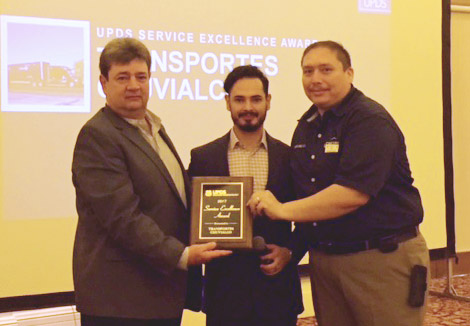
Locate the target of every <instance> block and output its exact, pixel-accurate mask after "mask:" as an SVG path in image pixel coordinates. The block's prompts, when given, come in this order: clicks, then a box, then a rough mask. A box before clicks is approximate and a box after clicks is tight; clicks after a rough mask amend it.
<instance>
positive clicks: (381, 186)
mask: <svg viewBox="0 0 470 326" xmlns="http://www.w3.org/2000/svg"><path fill="white" fill-rule="evenodd" d="M301 65H302V82H303V86H304V90H305V94H306V95H307V97H308V98H309V99H310V100H311V101H312V102H313V105H312V107H311V108H310V109H309V110H308V111H307V112H306V113H305V114H304V115H303V116H302V118H301V119H300V120H299V123H298V126H297V128H296V130H295V132H294V136H293V139H292V150H293V154H292V159H291V172H292V175H293V178H294V183H295V191H296V197H297V198H298V199H297V200H295V201H291V202H288V203H280V202H279V201H277V199H276V198H275V197H274V195H273V194H272V193H270V192H269V191H263V192H257V193H255V194H254V195H253V196H252V197H251V199H250V201H249V205H250V207H251V209H252V210H253V211H254V213H256V214H265V215H268V216H269V217H270V218H272V219H275V220H289V221H296V222H303V223H302V225H301V227H299V228H297V229H296V231H297V232H296V234H297V237H296V239H297V243H298V244H297V246H298V248H299V250H295V248H292V249H293V254H294V255H297V256H301V255H303V251H302V248H304V247H305V246H308V247H310V274H311V283H312V293H313V300H314V306H315V313H316V317H317V320H318V322H319V325H320V326H327V325H334V326H359V325H360V326H396V325H410V326H411V325H413V326H416V325H421V324H422V322H423V318H424V301H425V297H426V279H427V277H428V276H429V273H428V272H427V271H428V266H429V253H428V249H427V247H426V242H425V240H424V238H423V236H422V235H421V234H420V233H419V230H418V225H419V224H420V223H421V222H422V220H423V208H422V205H421V198H420V195H419V192H418V190H417V189H416V188H415V187H413V185H412V184H413V178H412V177H411V171H410V168H409V164H408V159H407V156H406V147H405V141H404V137H403V134H402V133H401V131H400V129H399V127H398V126H397V124H396V123H395V121H394V120H393V118H392V117H391V116H390V114H389V113H388V112H387V111H386V110H385V108H384V107H383V106H382V105H380V104H379V103H377V102H375V101H373V100H372V99H370V98H368V97H366V96H365V95H364V94H363V93H362V92H361V91H359V90H358V89H356V88H355V87H354V86H353V85H352V81H353V76H354V72H353V69H352V67H351V59H350V56H349V53H348V52H347V51H346V50H345V49H344V48H343V46H342V45H340V44H338V43H336V42H333V41H322V42H317V43H314V44H311V45H310V46H309V47H307V48H306V49H305V51H304V54H303V57H302V61H301Z"/></svg>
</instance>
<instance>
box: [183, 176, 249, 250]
mask: <svg viewBox="0 0 470 326" xmlns="http://www.w3.org/2000/svg"><path fill="white" fill-rule="evenodd" d="M192 183H193V184H192V185H193V193H192V207H191V244H196V243H206V242H216V243H217V248H218V249H252V248H253V219H252V216H251V213H250V210H249V208H248V207H247V206H246V203H247V202H248V199H250V196H251V194H252V193H253V178H252V177H194V178H193V181H192Z"/></svg>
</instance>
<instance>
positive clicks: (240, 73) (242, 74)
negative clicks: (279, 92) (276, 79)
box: [224, 65, 269, 95]
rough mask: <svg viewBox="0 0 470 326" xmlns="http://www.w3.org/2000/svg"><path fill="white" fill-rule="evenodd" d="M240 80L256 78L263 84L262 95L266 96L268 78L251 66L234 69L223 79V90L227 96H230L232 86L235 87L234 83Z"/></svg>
mask: <svg viewBox="0 0 470 326" xmlns="http://www.w3.org/2000/svg"><path fill="white" fill-rule="evenodd" d="M242 78H258V79H259V80H261V82H262V83H263V90H264V94H266V95H268V90H269V80H268V78H266V76H265V75H264V74H263V72H262V71H261V70H259V69H258V67H255V66H252V65H247V66H239V67H236V68H235V69H233V70H232V71H231V72H230V73H229V74H228V75H227V78H225V81H224V89H225V91H226V92H227V94H230V91H231V90H232V87H233V85H235V83H236V82H237V81H238V80H239V79H242Z"/></svg>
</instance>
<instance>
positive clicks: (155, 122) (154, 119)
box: [124, 110, 162, 132]
mask: <svg viewBox="0 0 470 326" xmlns="http://www.w3.org/2000/svg"><path fill="white" fill-rule="evenodd" d="M144 119H147V120H148V121H150V123H151V124H152V127H153V128H155V131H156V132H159V131H160V129H161V127H162V120H161V119H160V118H159V117H158V116H157V115H156V114H154V113H153V112H151V111H149V110H145V118H144ZM144 119H129V118H124V120H126V121H127V122H129V124H131V125H133V126H134V127H137V128H139V124H141V123H142V122H143V121H144Z"/></svg>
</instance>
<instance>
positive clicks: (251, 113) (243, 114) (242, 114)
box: [238, 110, 259, 117]
mask: <svg viewBox="0 0 470 326" xmlns="http://www.w3.org/2000/svg"><path fill="white" fill-rule="evenodd" d="M249 115H251V116H254V117H257V116H258V115H259V114H258V112H256V111H248V110H245V111H241V112H240V113H238V116H239V117H244V116H249Z"/></svg>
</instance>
